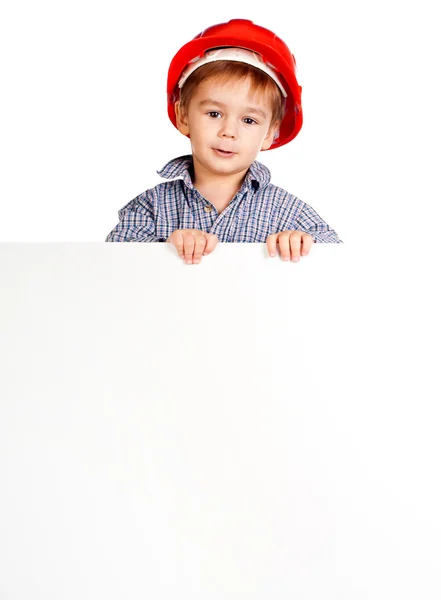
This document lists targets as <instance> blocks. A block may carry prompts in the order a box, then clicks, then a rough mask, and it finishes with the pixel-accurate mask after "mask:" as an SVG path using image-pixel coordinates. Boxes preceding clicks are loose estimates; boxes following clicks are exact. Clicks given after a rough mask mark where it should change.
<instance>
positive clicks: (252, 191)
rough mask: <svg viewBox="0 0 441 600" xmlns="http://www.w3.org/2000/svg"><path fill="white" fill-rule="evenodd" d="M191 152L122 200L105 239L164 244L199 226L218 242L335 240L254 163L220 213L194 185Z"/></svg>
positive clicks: (333, 234) (309, 211)
mask: <svg viewBox="0 0 441 600" xmlns="http://www.w3.org/2000/svg"><path fill="white" fill-rule="evenodd" d="M192 170H193V159H192V156H191V155H187V156H181V157H179V158H175V159H173V160H171V161H170V162H168V163H167V164H166V165H165V166H164V167H163V169H161V170H160V171H157V173H158V174H159V175H160V176H161V177H163V178H165V179H172V181H166V182H163V183H159V184H158V185H156V186H155V187H154V188H152V189H149V190H147V191H145V192H143V193H142V194H140V195H139V196H137V197H136V198H134V199H133V200H131V201H130V202H129V203H128V204H126V205H125V206H124V207H123V208H121V210H120V211H118V215H119V219H120V221H119V223H118V225H117V226H116V227H115V228H114V229H113V230H112V231H111V232H110V233H109V235H108V236H107V238H106V242H165V241H166V240H167V238H168V237H169V236H170V235H171V234H172V233H173V231H174V230H175V229H199V230H200V231H206V232H207V233H214V234H215V235H217V237H218V239H219V242H266V238H267V237H268V236H269V235H270V234H272V233H278V232H281V231H287V230H300V231H304V232H305V233H309V234H310V235H311V236H312V237H313V239H314V241H315V242H337V243H340V242H341V240H340V239H339V238H338V235H337V234H336V232H335V231H334V230H333V229H331V228H330V227H329V225H327V224H326V223H325V221H323V219H322V218H321V217H320V216H319V215H318V214H317V213H316V212H315V211H314V210H313V209H312V208H311V207H310V206H308V204H305V202H302V201H301V200H299V199H298V198H297V197H296V196H293V195H292V194H289V193H288V192H286V191H285V190H283V189H282V188H279V187H276V186H275V185H272V184H271V183H270V178H271V173H270V171H269V169H268V168H267V167H265V166H264V165H262V164H261V163H259V162H257V161H254V162H253V164H252V165H251V166H250V168H249V169H248V172H247V174H246V176H245V179H244V181H243V183H242V187H241V188H240V190H239V191H238V192H237V194H236V195H235V196H234V198H233V199H232V200H231V202H230V203H229V204H228V206H227V207H226V208H225V209H224V210H223V212H222V213H221V214H219V213H218V212H217V210H216V208H215V207H214V206H213V205H212V204H211V203H210V202H209V201H208V200H206V199H205V198H204V197H203V196H202V195H201V194H200V193H199V192H198V190H197V189H196V188H195V187H194V186H193V183H192V180H191V172H192Z"/></svg>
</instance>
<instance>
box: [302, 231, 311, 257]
mask: <svg viewBox="0 0 441 600" xmlns="http://www.w3.org/2000/svg"><path fill="white" fill-rule="evenodd" d="M313 243H314V238H313V237H312V235H309V233H304V234H303V235H302V256H306V255H307V254H309V251H310V250H311V248H312V244H313Z"/></svg>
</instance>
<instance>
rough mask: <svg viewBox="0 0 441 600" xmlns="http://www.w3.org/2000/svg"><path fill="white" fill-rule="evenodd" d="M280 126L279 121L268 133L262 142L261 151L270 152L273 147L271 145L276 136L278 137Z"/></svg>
mask: <svg viewBox="0 0 441 600" xmlns="http://www.w3.org/2000/svg"><path fill="white" fill-rule="evenodd" d="M279 124H280V123H279V121H276V123H275V124H274V125H273V126H272V127H271V128H270V129H268V133H267V134H266V136H265V139H264V140H263V142H262V147H261V150H268V148H270V147H271V144H272V143H273V141H274V136H275V135H276V131H277V129H278V128H279Z"/></svg>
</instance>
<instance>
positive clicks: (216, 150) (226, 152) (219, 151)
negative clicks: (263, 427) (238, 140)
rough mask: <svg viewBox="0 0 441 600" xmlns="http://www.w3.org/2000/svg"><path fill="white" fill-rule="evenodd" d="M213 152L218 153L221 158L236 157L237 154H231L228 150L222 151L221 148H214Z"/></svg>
mask: <svg viewBox="0 0 441 600" xmlns="http://www.w3.org/2000/svg"><path fill="white" fill-rule="evenodd" d="M213 150H214V151H215V152H216V154H218V155H219V156H225V157H228V156H234V155H235V154H236V153H235V152H229V151H228V150H221V149H220V148H213Z"/></svg>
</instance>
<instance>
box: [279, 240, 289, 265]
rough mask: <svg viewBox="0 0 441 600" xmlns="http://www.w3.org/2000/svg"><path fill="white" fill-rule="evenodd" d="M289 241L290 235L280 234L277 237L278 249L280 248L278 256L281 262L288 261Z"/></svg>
mask: <svg viewBox="0 0 441 600" xmlns="http://www.w3.org/2000/svg"><path fill="white" fill-rule="evenodd" d="M289 240H290V235H289V234H288V235H287V234H284V233H282V234H280V235H279V248H280V256H281V258H282V260H289V258H290V248H289Z"/></svg>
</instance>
